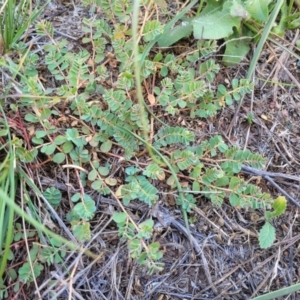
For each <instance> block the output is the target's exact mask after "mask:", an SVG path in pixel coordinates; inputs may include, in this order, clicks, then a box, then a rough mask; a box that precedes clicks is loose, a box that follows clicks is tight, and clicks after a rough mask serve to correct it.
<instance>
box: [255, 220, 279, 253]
mask: <svg viewBox="0 0 300 300" xmlns="http://www.w3.org/2000/svg"><path fill="white" fill-rule="evenodd" d="M275 238H276V234H275V228H274V226H273V225H272V224H270V223H269V222H266V224H265V225H264V226H263V227H262V229H261V230H260V232H259V238H258V239H259V245H260V247H261V248H262V249H266V248H269V247H271V246H272V245H273V243H274V241H275Z"/></svg>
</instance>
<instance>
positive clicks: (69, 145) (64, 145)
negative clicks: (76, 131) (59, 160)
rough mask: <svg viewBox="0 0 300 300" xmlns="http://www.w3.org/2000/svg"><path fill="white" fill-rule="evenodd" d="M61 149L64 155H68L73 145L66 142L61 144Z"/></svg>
mask: <svg viewBox="0 0 300 300" xmlns="http://www.w3.org/2000/svg"><path fill="white" fill-rule="evenodd" d="M62 149H63V151H64V153H66V154H67V153H70V152H71V151H72V150H73V149H74V145H73V143H72V142H70V141H67V142H65V143H64V144H63V146H62Z"/></svg>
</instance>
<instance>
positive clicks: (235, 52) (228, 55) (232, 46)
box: [222, 36, 250, 66]
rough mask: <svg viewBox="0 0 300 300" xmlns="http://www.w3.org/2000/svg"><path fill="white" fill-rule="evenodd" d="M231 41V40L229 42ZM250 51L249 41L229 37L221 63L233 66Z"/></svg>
mask: <svg viewBox="0 0 300 300" xmlns="http://www.w3.org/2000/svg"><path fill="white" fill-rule="evenodd" d="M231 39H232V40H231ZM249 51H250V41H249V40H245V39H244V36H243V39H238V38H237V37H236V36H231V37H230V40H229V41H228V42H227V43H226V48H225V53H224V55H223V58H222V62H223V63H224V64H225V65H226V66H234V65H237V64H239V63H240V62H241V61H242V60H243V59H244V57H245V56H246V54H247V53H248V52H249Z"/></svg>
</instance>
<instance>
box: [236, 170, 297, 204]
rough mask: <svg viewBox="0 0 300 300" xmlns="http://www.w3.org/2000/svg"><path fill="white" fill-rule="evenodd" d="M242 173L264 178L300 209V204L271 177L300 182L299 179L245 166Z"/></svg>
mask: <svg viewBox="0 0 300 300" xmlns="http://www.w3.org/2000/svg"><path fill="white" fill-rule="evenodd" d="M242 171H243V172H245V173H250V174H254V175H257V176H261V177H263V178H264V179H266V180H267V181H269V182H270V183H271V184H272V185H273V186H274V187H275V188H276V189H277V190H278V191H279V192H280V193H282V194H283V195H284V196H285V197H286V198H287V199H288V200H289V201H290V202H291V203H292V204H294V205H295V206H297V207H298V208H300V204H299V203H298V202H297V201H296V200H295V199H294V198H293V197H292V196H290V195H289V194H288V193H287V192H286V191H285V190H284V189H282V188H281V187H280V186H279V185H278V184H277V183H276V182H275V181H274V180H273V179H272V178H271V177H283V178H289V179H293V180H298V181H300V178H299V177H296V176H292V175H285V174H282V173H273V172H267V171H261V170H257V169H255V168H251V167H248V166H245V165H243V166H242ZM291 177H292V178H291Z"/></svg>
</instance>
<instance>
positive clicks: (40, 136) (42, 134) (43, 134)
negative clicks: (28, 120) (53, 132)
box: [35, 130, 47, 139]
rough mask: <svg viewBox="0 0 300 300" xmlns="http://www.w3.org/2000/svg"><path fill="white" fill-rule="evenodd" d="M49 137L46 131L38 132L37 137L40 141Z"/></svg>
mask: <svg viewBox="0 0 300 300" xmlns="http://www.w3.org/2000/svg"><path fill="white" fill-rule="evenodd" d="M46 135H47V132H46V131H44V130H37V131H36V133H35V136H36V137H37V138H38V139H40V138H43V137H44V136H46Z"/></svg>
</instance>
